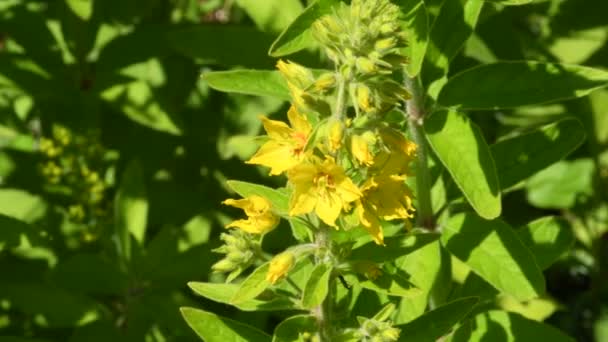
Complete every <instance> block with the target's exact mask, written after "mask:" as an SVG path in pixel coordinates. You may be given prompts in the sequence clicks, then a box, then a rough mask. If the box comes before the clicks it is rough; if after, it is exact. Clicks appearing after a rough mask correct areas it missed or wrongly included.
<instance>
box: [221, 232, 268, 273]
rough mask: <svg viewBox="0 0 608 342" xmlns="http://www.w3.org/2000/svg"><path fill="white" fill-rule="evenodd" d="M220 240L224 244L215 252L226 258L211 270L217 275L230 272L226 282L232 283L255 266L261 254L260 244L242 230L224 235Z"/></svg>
mask: <svg viewBox="0 0 608 342" xmlns="http://www.w3.org/2000/svg"><path fill="white" fill-rule="evenodd" d="M220 239H221V240H222V241H223V242H224V244H223V245H222V246H220V247H219V248H216V249H214V250H213V251H214V252H216V253H222V254H226V256H225V257H224V258H223V259H222V260H220V261H218V262H216V263H215V264H214V265H213V266H211V268H212V269H213V271H214V272H216V273H228V272H229V273H230V274H229V275H228V277H227V278H226V281H228V282H230V281H232V280H233V279H235V278H236V277H238V276H239V275H240V274H241V273H242V272H243V271H244V270H246V269H247V268H248V267H249V266H251V265H252V264H253V262H254V261H255V260H256V256H257V255H259V254H260V253H261V250H260V244H259V242H258V241H257V240H256V239H253V238H252V237H251V236H249V235H248V234H247V233H245V232H243V231H241V230H231V231H230V232H229V233H222V234H221V235H220Z"/></svg>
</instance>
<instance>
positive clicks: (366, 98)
mask: <svg viewBox="0 0 608 342" xmlns="http://www.w3.org/2000/svg"><path fill="white" fill-rule="evenodd" d="M355 92H356V95H357V105H358V106H359V108H361V109H362V110H363V111H364V112H371V111H372V110H373V107H372V106H373V105H372V103H373V100H372V95H371V90H370V89H369V87H367V86H366V85H364V84H358V85H357V88H356V90H355Z"/></svg>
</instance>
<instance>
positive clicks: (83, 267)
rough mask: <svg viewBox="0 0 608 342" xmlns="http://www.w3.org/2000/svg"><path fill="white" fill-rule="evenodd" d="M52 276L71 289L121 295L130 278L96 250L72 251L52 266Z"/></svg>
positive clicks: (74, 291) (57, 281)
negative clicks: (75, 252)
mask: <svg viewBox="0 0 608 342" xmlns="http://www.w3.org/2000/svg"><path fill="white" fill-rule="evenodd" d="M52 279H53V281H54V283H55V284H57V285H59V286H60V287H61V288H64V289H66V290H69V291H71V292H73V293H84V294H93V295H96V294H97V295H115V296H120V295H122V294H124V293H125V291H127V290H128V287H129V279H128V277H127V275H126V274H125V273H124V272H122V271H121V269H120V265H119V264H118V263H116V262H113V260H110V259H109V258H104V257H103V256H101V255H98V254H85V253H80V254H75V255H73V256H71V257H69V258H66V259H62V260H61V261H60V262H59V264H57V265H56V266H55V268H53V272H52Z"/></svg>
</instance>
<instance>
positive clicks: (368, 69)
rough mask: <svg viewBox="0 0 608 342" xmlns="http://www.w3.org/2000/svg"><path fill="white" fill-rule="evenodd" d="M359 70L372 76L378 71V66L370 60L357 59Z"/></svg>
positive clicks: (364, 58)
mask: <svg viewBox="0 0 608 342" xmlns="http://www.w3.org/2000/svg"><path fill="white" fill-rule="evenodd" d="M357 70H358V71H359V72H360V73H363V74H371V73H374V72H376V71H377V70H378V68H377V67H376V64H375V63H374V62H373V61H372V60H371V59H369V58H366V57H359V58H357Z"/></svg>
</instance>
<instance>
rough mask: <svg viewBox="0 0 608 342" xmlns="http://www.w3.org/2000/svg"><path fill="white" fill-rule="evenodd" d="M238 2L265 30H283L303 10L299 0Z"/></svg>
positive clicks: (248, 0)
mask: <svg viewBox="0 0 608 342" xmlns="http://www.w3.org/2000/svg"><path fill="white" fill-rule="evenodd" d="M236 4H237V5H239V6H240V7H241V8H243V9H244V10H245V12H247V14H248V15H249V16H250V17H251V19H253V22H254V23H255V25H256V26H257V27H258V28H259V29H260V30H262V31H264V32H281V31H282V30H283V29H284V28H285V27H287V25H289V23H291V22H292V21H293V20H294V19H295V18H296V17H297V16H298V14H300V12H302V10H303V7H302V4H301V3H300V1H298V0H266V1H258V0H236Z"/></svg>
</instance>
